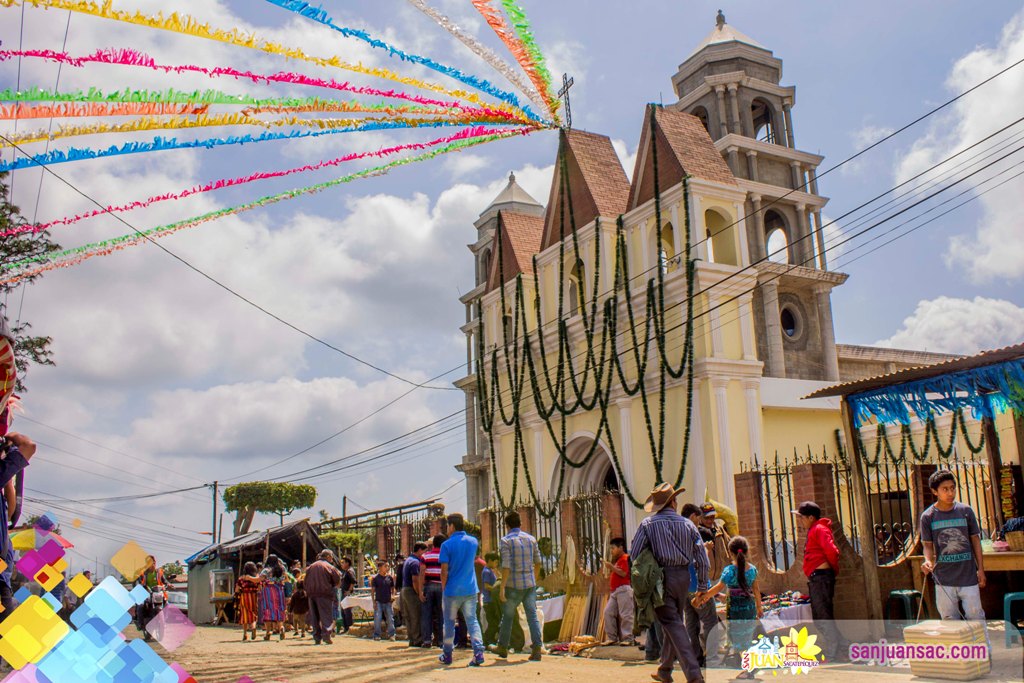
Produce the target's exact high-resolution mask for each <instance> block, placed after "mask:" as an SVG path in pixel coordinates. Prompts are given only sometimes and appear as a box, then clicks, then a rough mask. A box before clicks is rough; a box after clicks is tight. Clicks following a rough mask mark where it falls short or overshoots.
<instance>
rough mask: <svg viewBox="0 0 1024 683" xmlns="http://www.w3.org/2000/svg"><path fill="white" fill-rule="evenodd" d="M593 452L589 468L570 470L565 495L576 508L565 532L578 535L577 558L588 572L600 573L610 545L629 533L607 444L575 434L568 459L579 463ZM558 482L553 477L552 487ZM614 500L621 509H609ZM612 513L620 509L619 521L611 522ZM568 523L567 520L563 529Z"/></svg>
mask: <svg viewBox="0 0 1024 683" xmlns="http://www.w3.org/2000/svg"><path fill="white" fill-rule="evenodd" d="M595 442H596V443H595ZM592 449H594V452H593V454H592V455H591V456H590V459H589V460H588V461H587V464H586V465H584V466H583V467H579V468H577V467H568V468H566V474H565V476H566V482H565V488H564V494H563V495H567V496H569V500H570V501H571V505H572V507H571V510H572V513H571V514H572V520H571V524H572V526H571V527H565V528H566V531H568V529H569V528H572V529H573V531H574V532H575V533H574V540H575V543H576V552H577V557H578V558H579V561H580V563H581V564H582V565H583V566H584V567H585V568H586V569H587V571H589V572H596V571H598V570H600V569H601V560H602V558H603V557H604V554H605V544H606V542H607V541H608V540H610V538H611V536H612V535H618V534H620V533H622V531H621V530H623V529H625V516H624V514H623V513H624V510H625V508H624V502H625V501H624V500H623V495H622V491H621V488H620V486H619V477H618V473H617V472H616V471H615V466H614V465H613V464H612V460H611V456H610V455H609V449H608V447H607V444H605V443H604V442H603V441H601V440H600V439H595V437H594V435H593V434H589V433H579V434H575V435H573V437H572V438H571V439H569V442H568V444H567V445H566V455H568V456H569V458H571V459H572V460H573V461H574V462H579V461H580V460H582V459H584V458H585V457H586V456H587V455H588V454H589V453H591V450H592ZM555 479H556V478H555V477H552V486H553V487H554V488H556V489H557V486H558V482H557V481H556V480H555ZM553 492H554V491H553ZM614 498H617V499H618V505H617V506H616V505H609V502H610V499H614ZM612 509H617V511H618V512H617V517H618V519H614V520H613V519H609V514H610V510H612ZM567 521H569V520H566V519H563V522H562V523H563V525H564V524H566V522H567ZM613 529H614V530H615V531H614V532H613V531H612V530H613Z"/></svg>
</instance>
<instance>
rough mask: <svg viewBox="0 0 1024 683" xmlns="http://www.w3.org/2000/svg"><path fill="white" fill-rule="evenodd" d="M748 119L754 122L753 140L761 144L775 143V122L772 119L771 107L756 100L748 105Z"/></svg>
mask: <svg viewBox="0 0 1024 683" xmlns="http://www.w3.org/2000/svg"><path fill="white" fill-rule="evenodd" d="M750 118H751V119H753V122H754V138H755V139H757V140H760V141H762V142H771V143H774V142H775V121H774V120H773V118H772V107H771V105H770V104H768V103H767V102H765V101H764V100H762V99H760V98H758V99H756V100H754V101H753V102H752V103H751V105H750Z"/></svg>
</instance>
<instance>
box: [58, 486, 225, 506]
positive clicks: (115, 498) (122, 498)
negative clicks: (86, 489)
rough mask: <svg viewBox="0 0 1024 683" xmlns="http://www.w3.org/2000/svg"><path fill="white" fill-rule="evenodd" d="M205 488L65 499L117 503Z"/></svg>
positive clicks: (81, 501) (75, 501)
mask: <svg viewBox="0 0 1024 683" xmlns="http://www.w3.org/2000/svg"><path fill="white" fill-rule="evenodd" d="M205 488H209V485H208V484H204V485H203V486H193V487H191V488H185V489H174V490H173V491H160V492H159V493H144V494H139V495H134V496H111V497H108V498H82V499H79V500H71V499H70V498H67V499H65V500H68V501H70V502H72V503H119V502H122V501H126V500H143V499H145V498H158V497H160V496H170V495H173V494H175V493H183V492H185V491H198V490H199V489H205Z"/></svg>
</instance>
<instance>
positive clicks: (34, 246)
mask: <svg viewBox="0 0 1024 683" xmlns="http://www.w3.org/2000/svg"><path fill="white" fill-rule="evenodd" d="M7 176H8V174H7V173H0V268H7V267H8V266H10V265H12V264H14V263H15V262H17V261H21V260H23V259H27V258H34V257H37V256H42V255H43V254H46V253H47V252H51V251H56V250H58V249H60V245H59V244H57V243H56V242H53V241H51V240H50V236H49V233H48V232H47V231H46V230H43V231H41V232H37V233H32V232H22V233H19V234H17V235H8V234H6V233H8V232H9V231H11V230H12V229H16V228H19V227H21V226H24V225H26V224H27V223H28V221H27V220H26V219H25V217H24V216H22V215H21V210H20V209H19V208H18V207H17V206H15V205H14V204H12V203H11V192H10V189H9V187H8V179H7ZM40 276H41V274H38V273H37V274H35V275H29V276H27V277H24V278H22V279H21V280H20V281H19V282H18V283H16V284H0V294H4V295H5V296H4V300H5V301H6V300H7V298H8V297H7V295H8V294H9V293H10V292H12V291H13V290H15V289H17V288H18V287H19V286H22V285H24V286H26V287H27V286H28V285H29V284H30V283H32V282H33V281H35V279H36V278H38V277H40ZM23 293H24V292H23ZM15 300H16V299H14V298H12V299H11V301H15ZM20 309H21V305H20V303H19V304H18V310H17V312H16V313H15V316H16V317H15V319H14V320H10V316H9V315H8V313H9V311H6V310H5V311H3V314H4V315H8V320H10V323H11V335H12V336H13V337H14V364H15V366H16V367H17V369H18V379H17V382H16V384H15V390H16V391H18V392H21V393H24V392H26V391H28V389H27V388H26V387H25V375H26V373H27V372H28V368H29V365H30V364H33V363H34V364H36V365H55V363H54V360H53V351H52V350H51V349H50V342H52V341H53V339H52V338H51V337H42V336H32V335H30V334H29V330H31V329H32V325H30V324H29V323H27V322H25V321H24V320H23V319H22V318H21V310H20Z"/></svg>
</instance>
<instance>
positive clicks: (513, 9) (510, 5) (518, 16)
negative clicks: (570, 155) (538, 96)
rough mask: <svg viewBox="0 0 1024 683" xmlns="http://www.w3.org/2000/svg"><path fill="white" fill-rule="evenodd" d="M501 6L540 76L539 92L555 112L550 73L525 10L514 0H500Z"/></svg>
mask: <svg viewBox="0 0 1024 683" xmlns="http://www.w3.org/2000/svg"><path fill="white" fill-rule="evenodd" d="M501 5H502V7H504V8H505V14H507V15H508V18H509V21H511V22H512V28H513V29H515V32H516V36H517V37H518V38H519V41H520V42H521V43H522V44H523V45H524V46H525V47H526V52H527V54H529V55H530V60H531V61H532V62H533V68H534V69H536V71H537V73H538V74H540V77H541V80H542V81H544V85H545V87H544V89H543V90H541V92H542V93H543V94H544V97H546V98H547V101H548V105H549V106H550V107H551V108H552V110H557V109H558V99H557V98H556V97H555V94H554V92H553V88H552V87H551V73H550V72H549V71H548V67H547V64H546V63H545V61H544V54H543V53H542V52H541V51H540V47H538V45H537V41H536V39H535V38H534V37H533V30H532V29H531V28H530V20H529V19H527V18H526V12H525V10H523V8H522V7H520V6H519V5H517V4H516V3H515V0H501Z"/></svg>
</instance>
